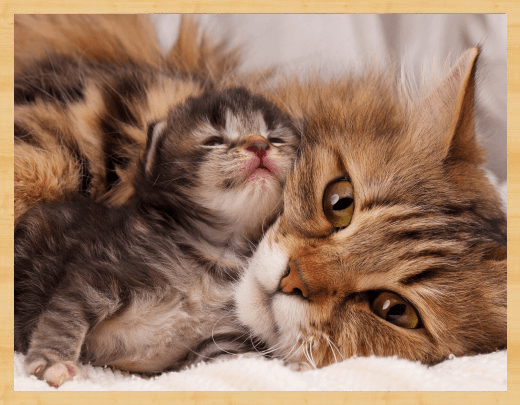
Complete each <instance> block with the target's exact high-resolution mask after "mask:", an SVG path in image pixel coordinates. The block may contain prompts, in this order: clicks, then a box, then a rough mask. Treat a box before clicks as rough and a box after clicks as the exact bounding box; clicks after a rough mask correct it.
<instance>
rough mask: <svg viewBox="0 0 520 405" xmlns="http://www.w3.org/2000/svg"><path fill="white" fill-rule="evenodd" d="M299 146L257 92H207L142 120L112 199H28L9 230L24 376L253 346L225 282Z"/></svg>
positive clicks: (141, 367)
mask: <svg viewBox="0 0 520 405" xmlns="http://www.w3.org/2000/svg"><path fill="white" fill-rule="evenodd" d="M297 142H298V136H297V135H296V133H295V132H294V131H293V128H292V125H291V122H290V121H289V120H288V119H287V117H286V116H285V115H284V114H283V113H282V112H281V111H279V110H278V109H277V108H276V107H275V106H274V105H272V104H271V103H269V102H267V101H266V100H265V99H264V98H262V97H259V96H254V95H252V94H251V93H249V92H248V91H247V90H245V89H228V90H225V91H222V92H213V93H207V94H203V95H201V96H199V97H196V98H189V99H188V100H187V101H186V102H185V103H183V104H182V105H180V106H178V107H177V108H175V109H173V110H172V111H171V112H170V114H169V115H168V119H167V120H166V121H163V122H159V123H157V124H156V125H154V126H152V127H151V129H150V131H149V138H148V142H147V149H146V151H145V157H144V159H143V161H142V163H141V164H140V167H139V170H138V174H137V175H138V181H137V182H136V183H135V195H134V196H133V197H132V198H131V199H130V201H128V202H127V203H126V204H124V205H123V206H121V207H118V208H111V207H107V206H106V205H105V204H102V203H97V202H94V201H92V200H91V199H89V198H87V197H85V196H82V195H80V194H78V195H77V196H76V197H74V198H70V199H68V200H67V201H66V202H61V203H59V202H54V203H46V204H39V205H36V206H34V207H32V208H31V209H29V210H28V211H27V212H26V213H25V215H24V216H23V218H22V219H21V220H20V221H19V223H18V224H17V226H16V230H15V350H18V351H21V352H23V353H27V358H26V367H27V370H28V372H29V373H32V374H35V375H36V376H38V377H40V378H44V379H45V380H46V381H48V382H49V383H50V384H52V385H57V386H59V385H60V384H61V383H62V382H63V381H65V380H67V379H70V378H72V377H73V376H74V375H75V374H77V373H78V369H77V366H76V362H77V361H81V362H89V363H91V364H93V365H111V366H115V367H118V368H121V369H124V370H130V371H136V372H148V373H158V372H161V371H164V370H166V369H178V368H180V367H182V366H185V365H186V364H190V363H192V362H195V361H198V360H201V359H204V358H208V357H209V358H211V357H214V356H215V355H217V354H221V353H223V352H224V353H237V352H241V351H248V350H251V349H252V346H251V342H250V341H249V339H248V337H249V335H248V333H247V329H245V328H243V327H241V326H240V325H239V324H238V323H237V322H236V321H235V318H234V316H233V301H232V290H233V286H234V285H235V282H236V281H237V280H238V278H239V275H240V274H241V272H242V269H243V267H244V266H245V263H246V262H245V260H246V258H247V257H249V256H250V255H251V254H252V249H253V248H254V246H255V245H256V244H257V242H258V240H259V238H260V237H261V235H262V231H263V228H264V227H266V228H267V227H268V226H269V225H270V223H271V222H272V221H273V219H274V218H275V217H276V215H277V214H278V212H279V210H280V208H281V201H282V199H281V194H282V188H283V185H284V183H285V178H286V176H287V173H288V171H289V169H290V167H291V164H292V160H293V159H292V158H293V156H294V155H295V148H296V145H297ZM262 145H263V146H264V147H265V150H260V151H259V150H258V149H259V148H261V146H262ZM255 148H256V149H255ZM248 341H249V343H247V342H248ZM224 348H225V349H224Z"/></svg>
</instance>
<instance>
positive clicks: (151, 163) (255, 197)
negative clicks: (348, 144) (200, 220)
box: [143, 88, 300, 239]
mask: <svg viewBox="0 0 520 405" xmlns="http://www.w3.org/2000/svg"><path fill="white" fill-rule="evenodd" d="M299 142H300V136H299V133H298V132H297V130H296V128H295V127H294V125H293V123H292V122H291V121H290V120H289V118H288V116H287V115H285V114H284V113H283V112H282V111H281V110H280V109H279V108H278V107H276V106H275V105H274V104H272V103H271V102H269V101H267V100H266V99H265V98H263V97H261V96H259V95H254V94H252V93H251V92H249V91H248V90H246V89H244V88H231V89H227V90H223V91H220V92H208V93H205V94H203V95H201V96H198V97H192V98H189V99H188V100H187V101H186V102H184V103H183V104H182V105H180V106H178V107H176V108H175V109H173V110H172V111H171V112H170V114H169V117H168V119H167V120H166V121H164V122H159V123H157V124H156V125H153V126H151V127H150V129H149V135H148V141H147V152H146V157H145V160H144V164H143V166H144V167H143V170H144V172H145V177H146V179H147V181H148V183H150V184H151V186H152V187H153V189H154V190H156V191H159V192H161V193H169V194H170V195H175V196H177V197H179V196H182V197H183V198H184V200H185V202H186V204H187V208H188V209H189V210H190V211H194V212H196V211H198V212H204V213H206V214H208V215H210V216H211V217H212V219H210V221H215V223H218V222H220V223H222V224H226V225H228V229H232V230H233V231H234V232H235V231H237V232H242V233H244V234H245V235H247V236H248V237H251V238H252V239H255V238H258V237H259V236H260V234H261V231H262V226H267V225H268V224H269V222H270V221H272V219H273V218H275V216H276V214H277V213H278V212H279V210H280V209H281V207H282V190H283V187H284V185H285V181H286V177H287V173H288V172H289V169H290V167H291V166H292V162H293V160H294V157H295V155H296V149H297V147H298V145H299ZM225 237H226V235H222V238H225Z"/></svg>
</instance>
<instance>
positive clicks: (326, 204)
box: [323, 180, 354, 228]
mask: <svg viewBox="0 0 520 405" xmlns="http://www.w3.org/2000/svg"><path fill="white" fill-rule="evenodd" d="M323 212H324V213H325V217H326V218H327V220H328V221H329V222H330V223H331V224H332V226H333V227H335V228H344V227H346V226H348V224H350V221H351V220H352V215H353V213H354V189H353V188H352V183H351V182H350V181H347V180H339V181H337V182H335V183H332V184H330V185H329V186H328V187H327V188H326V189H325V193H324V194H323Z"/></svg>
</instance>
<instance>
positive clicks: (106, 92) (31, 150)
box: [14, 15, 251, 223]
mask: <svg viewBox="0 0 520 405" xmlns="http://www.w3.org/2000/svg"><path fill="white" fill-rule="evenodd" d="M14 20H15V21H14V22H15V24H14V25H15V35H14V37H15V43H14V59H15V77H14V102H15V107H14V137H15V145H14V166H15V174H14V199H15V204H14V211H15V223H16V222H17V221H18V219H19V218H20V217H21V215H22V214H23V213H24V212H25V211H26V210H27V209H28V208H29V207H31V206H32V205H34V204H37V203H41V202H49V201H63V200H64V199H65V198H66V197H67V196H69V195H71V193H73V192H81V193H83V194H85V195H87V196H89V197H91V198H93V199H94V200H95V201H103V202H105V203H107V204H109V205H112V206H117V205H121V204H123V203H124V202H126V201H127V200H128V198H129V197H130V196H131V195H132V194H133V183H134V181H135V175H136V173H137V162H138V160H139V157H140V155H141V154H142V153H143V150H144V147H145V143H146V134H147V130H148V126H149V125H150V124H151V123H153V122H155V121H157V120H159V119H165V118H166V115H167V113H168V111H169V110H170V109H171V107H173V106H175V105H177V104H180V103H182V102H183V101H184V100H186V99H187V98H188V97H190V96H197V95H200V94H202V93H203V92H204V91H209V90H212V89H219V88H225V87H226V86H229V85H233V86H236V85H240V84H241V83H246V82H247V83H249V82H251V77H246V76H240V75H238V74H237V67H238V66H239V55H238V51H237V50H236V49H227V48H225V47H224V46H223V44H220V43H214V42H213V41H211V40H210V39H209V38H208V37H207V36H206V35H205V34H204V33H202V32H200V30H199V29H198V28H197V25H196V24H195V23H194V21H193V20H192V19H190V18H188V17H187V18H184V19H183V20H182V22H181V26H180V29H179V36H178V39H177V41H176V43H175V45H174V46H173V48H172V50H171V51H170V52H169V53H168V54H167V55H163V54H162V53H161V52H160V49H159V46H158V44H157V40H156V37H155V33H154V31H153V28H152V27H151V25H150V22H149V21H148V19H147V17H146V16H137V15H107V16H103V15H98V16H89V15H16V16H15V19H14Z"/></svg>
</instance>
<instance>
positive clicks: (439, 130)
mask: <svg viewBox="0 0 520 405" xmlns="http://www.w3.org/2000/svg"><path fill="white" fill-rule="evenodd" d="M479 52H480V50H479V49H478V48H470V49H468V50H467V51H466V52H464V54H463V55H462V56H461V57H460V59H459V60H458V61H457V63H456V64H455V66H453V67H452V68H451V70H450V71H449V73H448V74H447V75H446V76H445V77H444V78H443V79H442V81H441V83H440V85H439V86H438V87H437V88H436V89H435V90H434V91H433V92H432V93H431V94H430V95H429V96H428V97H426V98H425V99H424V100H423V101H422V103H421V104H420V106H419V111H420V116H421V118H422V125H426V126H427V128H424V129H425V132H426V133H429V134H434V136H435V138H436V142H434V145H433V146H434V147H435V149H436V150H437V151H438V153H440V156H439V157H440V158H441V159H446V158H447V159H454V160H457V161H458V160H466V161H471V162H474V163H480V162H481V159H482V150H481V148H480V147H479V145H478V144H477V141H476V139H475V67H476V61H477V57H478V55H479ZM427 142H431V139H429V140H427Z"/></svg>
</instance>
